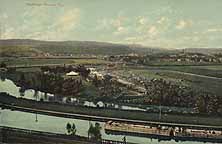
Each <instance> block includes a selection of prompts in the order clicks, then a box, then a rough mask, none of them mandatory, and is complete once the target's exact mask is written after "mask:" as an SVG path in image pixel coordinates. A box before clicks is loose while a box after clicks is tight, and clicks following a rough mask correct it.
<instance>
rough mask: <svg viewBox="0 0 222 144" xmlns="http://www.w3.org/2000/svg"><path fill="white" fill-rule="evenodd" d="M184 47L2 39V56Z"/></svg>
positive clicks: (197, 50)
mask: <svg viewBox="0 0 222 144" xmlns="http://www.w3.org/2000/svg"><path fill="white" fill-rule="evenodd" d="M185 51H186V52H193V53H204V54H213V53H222V49H221V48H187V49H185ZM179 52H182V49H171V50H170V49H164V48H150V47H146V46H142V45H137V44H131V45H124V44H114V43H108V42H96V41H40V40H31V39H8V40H0V56H2V57H3V56H36V55H41V54H43V53H49V54H53V55H55V54H67V55H120V54H129V53H138V54H155V53H165V54H166V53H179Z"/></svg>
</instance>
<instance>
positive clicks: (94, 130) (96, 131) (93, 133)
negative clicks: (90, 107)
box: [88, 123, 102, 141]
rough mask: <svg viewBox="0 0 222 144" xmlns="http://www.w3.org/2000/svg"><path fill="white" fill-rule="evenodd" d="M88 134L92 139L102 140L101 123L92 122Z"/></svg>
mask: <svg viewBox="0 0 222 144" xmlns="http://www.w3.org/2000/svg"><path fill="white" fill-rule="evenodd" d="M88 135H89V137H90V138H91V139H94V140H97V141H99V140H101V139H102V134H101V126H100V124H99V123H95V126H93V125H92V124H90V127H89V130H88Z"/></svg>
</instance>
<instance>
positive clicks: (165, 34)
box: [0, 0, 222, 48]
mask: <svg viewBox="0 0 222 144" xmlns="http://www.w3.org/2000/svg"><path fill="white" fill-rule="evenodd" d="M0 26H1V31H0V36H1V38H3V39H10V38H22V39H23V38H24V39H40V40H87V41H88V40H90V41H91V40H93V41H106V42H117V43H127V44H131V43H135V44H142V45H146V46H152V47H167V48H184V47H222V0H0Z"/></svg>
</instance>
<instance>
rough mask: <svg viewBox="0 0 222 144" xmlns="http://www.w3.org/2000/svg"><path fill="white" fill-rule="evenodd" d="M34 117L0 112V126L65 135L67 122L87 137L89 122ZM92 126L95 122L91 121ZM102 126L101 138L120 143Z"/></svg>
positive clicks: (143, 143) (146, 142)
mask: <svg viewBox="0 0 222 144" xmlns="http://www.w3.org/2000/svg"><path fill="white" fill-rule="evenodd" d="M35 118H36V115H35V114H32V113H27V112H19V111H11V110H7V109H4V110H1V113H0V125H1V126H9V127H16V128H23V129H30V130H39V131H45V132H54V133H60V134H65V133H66V124H67V123H68V122H70V123H75V125H76V129H77V133H76V134H77V135H81V136H85V137H87V136H88V134H87V131H88V129H89V123H90V122H89V121H86V120H79V119H70V118H61V117H54V116H47V115H40V114H38V115H37V118H38V122H36V121H35ZM91 123H92V124H94V123H95V121H91ZM99 123H100V125H101V126H102V130H101V133H102V138H105V139H110V140H119V141H121V140H122V138H123V135H108V134H106V133H105V131H104V123H103V122H99ZM126 138H127V141H128V142H133V143H138V144H158V143H160V144H202V143H201V142H189V141H187V142H175V141H174V140H171V141H161V142H158V140H156V139H152V140H151V139H150V138H143V137H135V136H126Z"/></svg>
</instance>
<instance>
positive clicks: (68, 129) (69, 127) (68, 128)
mask: <svg viewBox="0 0 222 144" xmlns="http://www.w3.org/2000/svg"><path fill="white" fill-rule="evenodd" d="M71 129H72V126H71V124H70V123H69V122H68V123H67V124H66V130H67V132H68V134H70V133H71Z"/></svg>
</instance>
